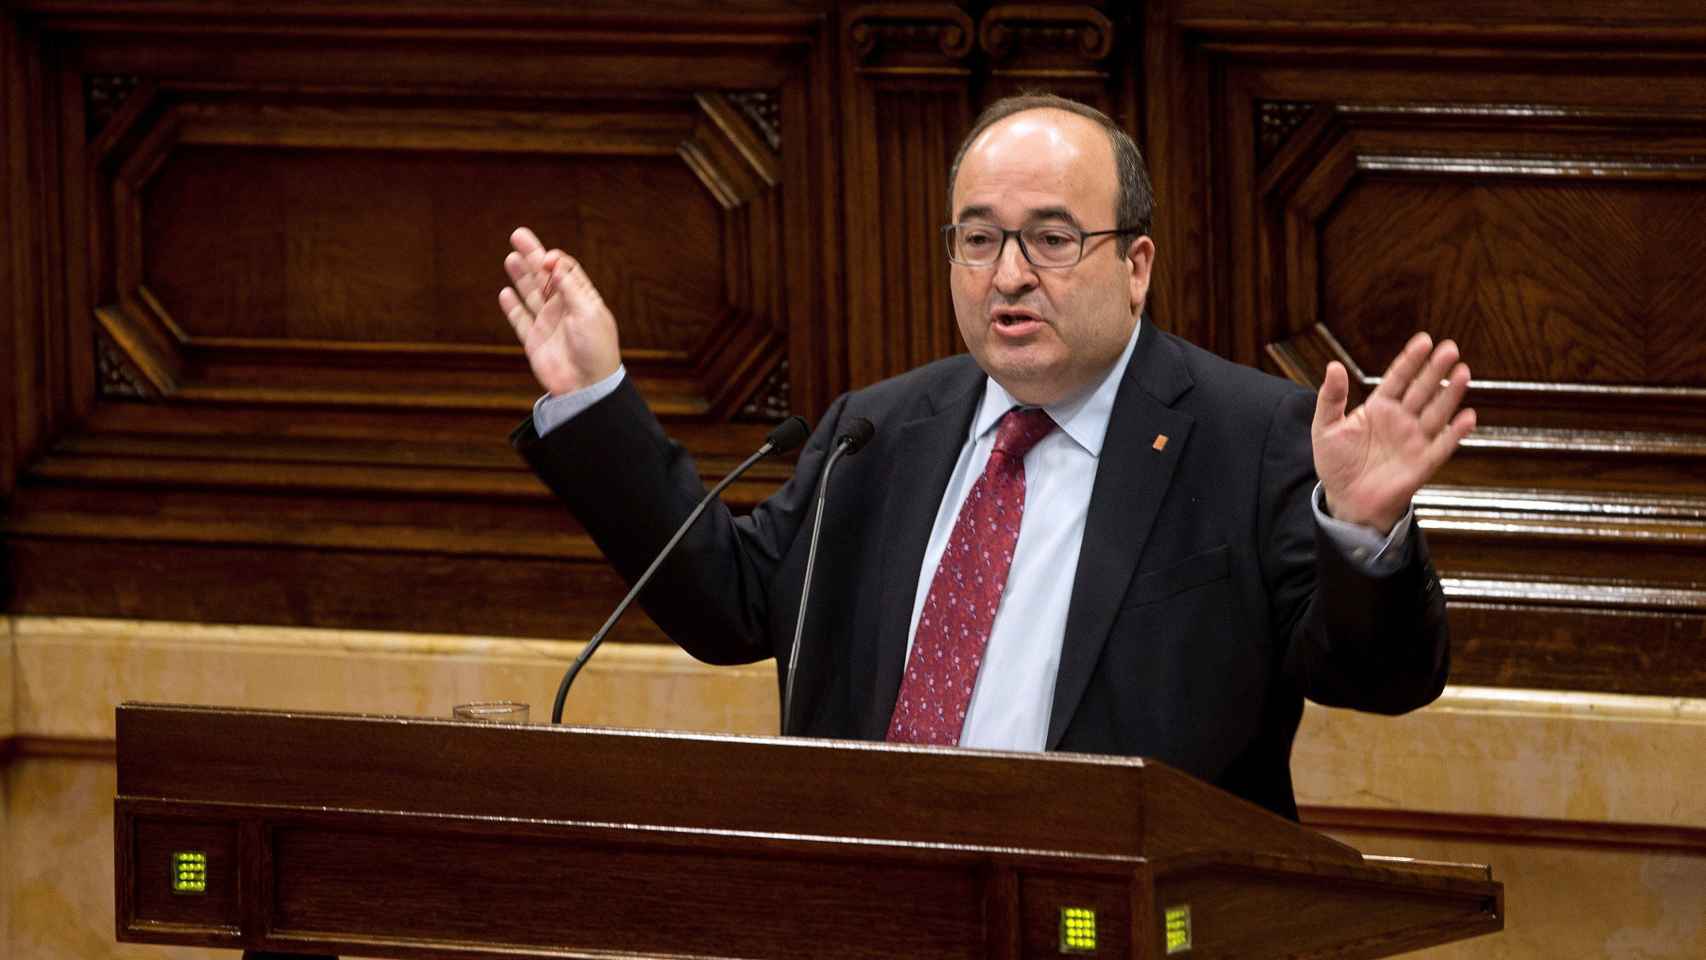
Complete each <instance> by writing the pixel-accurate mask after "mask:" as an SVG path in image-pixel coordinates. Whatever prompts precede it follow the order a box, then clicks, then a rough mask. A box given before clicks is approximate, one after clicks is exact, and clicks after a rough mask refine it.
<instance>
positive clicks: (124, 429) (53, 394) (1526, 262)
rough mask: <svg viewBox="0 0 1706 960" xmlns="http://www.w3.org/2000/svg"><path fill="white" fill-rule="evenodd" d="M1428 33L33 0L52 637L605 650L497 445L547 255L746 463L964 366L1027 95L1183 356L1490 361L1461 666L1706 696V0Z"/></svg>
mask: <svg viewBox="0 0 1706 960" xmlns="http://www.w3.org/2000/svg"><path fill="white" fill-rule="evenodd" d="M1393 9H1394V8H1392V6H1391V5H1390V4H1385V3H1376V2H1374V0H1305V2H1294V3H1288V4H1278V5H1276V4H1271V3H1266V2H1257V0H1157V2H1153V3H1150V4H1148V5H1147V6H1144V5H1128V4H1115V3H1106V4H1045V3H1024V4H1004V3H983V2H978V3H958V4H954V3H914V2H890V3H872V4H859V3H853V2H834V0H818V2H811V0H796V2H787V0H771V2H759V0H743V2H737V3H728V4H719V5H716V7H715V8H714V10H712V8H710V7H708V6H706V5H700V4H696V3H688V2H684V0H676V2H662V0H652V2H649V3H647V4H645V5H642V7H641V8H640V9H636V8H635V5H633V4H628V3H615V2H594V3H581V4H574V5H563V4H547V3H542V2H524V0H509V2H502V3H466V2H463V3H458V2H450V0H431V2H428V0H416V2H395V3H385V2H377V0H370V2H341V0H323V2H310V0H283V2H279V3H274V4H267V5H262V6H241V5H239V6H233V5H231V4H228V3H223V2H217V0H170V2H167V0H127V2H123V3H120V2H116V0H18V2H15V3H12V4H11V5H9V6H8V7H7V9H6V10H5V11H4V13H3V14H0V82H3V83H4V96H3V98H0V134H3V135H4V144H5V145H4V149H3V151H0V156H3V157H4V163H5V181H4V196H5V206H4V209H3V210H0V238H3V240H0V242H3V243H4V244H6V248H5V250H4V255H3V256H0V342H4V343H5V344H6V349H7V358H6V361H5V364H4V366H5V372H6V377H5V383H4V384H3V385H0V498H4V502H5V513H4V518H3V523H4V538H5V539H4V548H5V554H6V563H7V568H6V569H7V577H6V580H5V583H6V584H7V585H8V587H9V599H8V601H7V608H8V609H10V610H11V611H14V612H18V613H27V614H71V615H80V616H120V617H137V618H148V619H173V620H191V621H210V622H240V623H268V624H295V625H309V626H332V627H374V628H385V629H402V630H419V631H429V632H440V631H448V632H467V633H494V634H511V635H524V636H553V637H574V636H580V635H585V634H587V633H589V632H590V631H591V630H592V629H593V628H594V627H595V626H596V624H597V622H598V621H599V620H601V619H602V617H603V615H604V613H605V612H606V611H607V610H608V609H609V607H610V606H611V605H612V604H613V603H614V602H615V600H616V598H617V597H618V596H619V595H620V592H621V585H620V583H619V582H618V581H617V579H616V578H615V577H614V576H613V574H611V573H610V572H609V570H608V569H607V568H606V567H605V566H604V564H603V563H602V561H601V560H600V558H599V556H598V554H597V552H596V550H595V549H594V548H593V547H592V546H591V544H590V542H589V541H588V540H587V539H586V537H585V536H584V535H583V534H582V532H581V531H580V529H579V528H578V526H576V525H575V523H574V522H573V521H572V520H571V519H569V518H568V517H566V516H564V515H563V513H562V512H561V511H560V510H559V509H557V507H556V506H555V505H554V504H553V503H552V501H551V500H550V498H549V497H548V495H547V494H546V493H545V491H544V490H543V489H542V488H541V487H540V486H539V485H538V484H537V483H536V482H535V481H533V480H532V478H531V477H530V476H529V475H528V474H527V473H526V472H525V470H524V469H523V468H522V467H521V465H520V463H519V461H518V460H517V459H516V458H515V457H514V455H513V453H512V452H511V451H510V450H509V449H508V447H507V445H506V443H505V435H506V434H507V432H508V430H509V428H510V427H511V426H512V425H513V424H514V423H515V422H516V421H517V420H519V419H520V418H521V417H522V416H524V415H525V414H526V412H527V409H528V406H529V404H530V403H531V401H532V399H533V397H534V394H535V388H534V386H533V384H532V382H531V378H530V376H529V374H528V372H527V368H526V365H525V362H524V361H523V360H522V358H521V356H520V352H519V350H518V349H517V348H516V347H515V346H513V344H512V343H511V342H510V341H511V338H510V334H509V332H508V329H507V327H506V325H505V324H504V323H503V321H502V320H501V318H500V317H499V316H498V313H497V311H496V308H495V293H496V291H497V289H498V288H499V286H501V285H502V283H503V282H504V280H503V276H502V272H501V269H500V266H499V263H500V261H501V258H502V255H503V253H504V251H505V249H506V246H507V244H506V238H507V235H508V233H509V230H510V229H511V228H512V227H513V226H514V225H516V224H520V223H526V224H529V225H531V226H533V227H535V228H536V229H537V230H538V231H539V232H540V234H541V235H542V236H544V237H545V238H546V239H547V241H548V242H550V243H553V244H557V245H561V246H563V247H565V248H567V249H570V250H572V251H573V252H575V253H576V254H577V255H579V256H581V257H582V259H584V260H585V262H586V263H587V266H588V269H589V271H590V272H591V274H592V275H593V276H594V277H595V278H596V279H597V280H598V282H599V284H600V287H601V289H602V290H603V291H604V293H605V295H606V297H607V299H608V300H609V301H610V302H611V304H612V306H613V307H614V309H615V310H616V313H617V315H618V317H619V319H620V321H621V323H622V331H623V337H624V347H625V358H626V360H627V362H628V364H629V369H630V372H631V373H632V375H634V376H635V377H636V378H637V380H638V381H639V382H640V383H641V385H642V387H643V389H644V390H645V391H646V393H647V395H648V396H649V397H650V398H651V400H652V401H653V404H654V406H656V407H657V408H658V410H659V411H660V413H662V414H663V415H664V416H665V418H666V420H668V421H669V423H670V425H671V428H672V430H673V431H674V432H675V433H676V434H677V436H679V437H680V438H681V439H682V440H683V441H684V442H685V443H687V444H688V445H689V447H690V448H691V449H692V450H693V451H694V452H695V453H696V454H697V455H698V457H699V459H700V462H701V465H702V467H703V469H704V470H705V471H706V472H707V473H720V472H721V471H722V470H724V469H726V468H727V467H728V466H731V465H732V463H733V461H734V460H736V459H737V458H739V457H740V456H742V455H743V454H744V453H745V452H746V451H747V450H749V449H750V448H751V447H753V446H756V444H757V441H758V438H759V437H760V436H762V434H763V432H764V431H765V430H766V429H767V424H769V423H771V422H774V421H775V420H776V419H778V418H779V417H781V416H783V415H785V414H786V413H788V412H798V413H801V414H804V415H806V416H807V417H813V416H815V415H817V414H818V413H820V412H821V411H822V410H823V409H824V408H825V406H827V404H828V403H829V402H830V400H831V399H832V398H833V397H834V396H835V395H836V394H837V393H838V392H840V391H842V390H845V389H848V388H850V387H854V386H858V385H861V384H865V383H869V382H872V381H874V380H877V379H880V378H882V377H884V376H888V375H891V374H894V373H897V372H899V371H902V370H905V369H907V368H910V367H912V366H914V365H916V364H918V363H920V362H923V361H925V360H929V359H932V358H934V357H938V356H942V355H945V354H948V353H952V352H954V351H955V350H957V349H959V341H958V336H957V334H956V332H955V330H954V325H953V318H952V314H951V310H950V306H949V301H948V297H947V294H946V263H945V261H944V258H943V257H942V256H941V255H940V252H939V250H938V249H937V247H938V240H937V233H936V227H937V225H938V224H939V223H940V222H941V218H942V211H943V209H944V207H945V205H946V204H945V184H944V175H945V171H946V166H947V162H948V160H949V159H950V155H951V153H952V151H953V149H954V147H955V146H956V145H957V143H958V140H959V138H960V136H961V134H962V133H963V131H964V128H965V126H966V125H967V123H968V122H969V120H970V118H971V117H972V116H973V115H975V113H976V111H977V109H978V108H979V107H980V106H981V105H982V104H984V103H986V102H987V101H989V100H991V99H993V98H995V97H997V96H1000V95H1002V94H1005V93H1008V92H1012V91H1014V90H1017V89H1021V88H1027V87H1032V88H1046V89H1051V90H1054V91H1057V92H1060V93H1064V94H1068V95H1071V96H1075V97H1079V98H1081V99H1084V100H1087V101H1089V102H1091V103H1094V104H1097V105H1098V106H1101V107H1102V108H1104V109H1105V110H1107V111H1108V112H1109V113H1110V114H1111V115H1113V116H1114V117H1115V118H1116V119H1118V120H1119V122H1121V123H1122V124H1124V125H1125V126H1127V127H1128V128H1129V129H1130V130H1131V131H1132V132H1133V133H1134V134H1135V135H1136V136H1137V138H1138V140H1139V143H1140V144H1142V145H1143V147H1144V149H1145V151H1146V153H1147V155H1148V157H1149V159H1150V163H1151V167H1152V171H1153V174H1154V179H1155V181H1156V186H1157V193H1158V198H1159V204H1158V211H1157V218H1156V219H1157V226H1156V239H1157V243H1158V247H1159V261H1158V268H1157V281H1156V290H1155V294H1154V300H1153V312H1154V319H1155V321H1156V322H1157V323H1159V324H1161V325H1162V326H1165V327H1167V328H1169V329H1171V330H1173V331H1175V332H1178V333H1180V334H1182V335H1185V336H1187V337H1190V338H1191V339H1193V340H1195V341H1197V342H1199V343H1202V344H1204V345H1205V346H1208V347H1210V348H1211V349H1214V350H1217V351H1219V352H1221V353H1223V354H1226V355H1227V356H1230V357H1233V358H1234V359H1237V360H1240V361H1243V362H1246V363H1251V364H1256V365H1262V366H1265V367H1267V368H1268V369H1270V370H1273V371H1275V372H1279V373H1282V374H1284V375H1287V376H1291V377H1293V378H1295V379H1297V380H1299V381H1302V382H1306V383H1309V382H1314V381H1315V379H1316V378H1318V377H1319V375H1320V371H1321V370H1322V369H1323V368H1324V366H1325V364H1326V362H1327V361H1328V360H1329V359H1332V358H1338V359H1341V360H1343V361H1345V362H1346V363H1347V364H1348V365H1349V366H1350V367H1351V368H1352V370H1353V375H1354V376H1356V377H1357V378H1358V379H1359V381H1360V386H1361V387H1362V388H1363V389H1366V388H1367V387H1369V386H1371V385H1372V383H1373V382H1374V381H1373V380H1372V378H1374V377H1378V375H1379V371H1380V370H1381V369H1382V368H1383V367H1384V366H1385V364H1386V362H1387V361H1388V360H1389V359H1390V357H1391V356H1392V355H1393V353H1394V352H1395V350H1396V349H1397V346H1398V345H1399V344H1400V343H1401V342H1402V341H1403V339H1404V338H1405V337H1406V336H1407V335H1408V333H1409V332H1410V331H1412V330H1414V329H1418V328H1426V329H1429V330H1431V331H1432V332H1434V333H1435V334H1437V335H1449V336H1453V337H1456V338H1458V339H1459V340H1460V341H1461V342H1462V343H1463V345H1464V351H1465V354H1466V356H1467V357H1468V359H1469V360H1470V361H1471V363H1472V365H1473V366H1474V367H1475V370H1476V373H1477V376H1478V381H1477V384H1476V386H1475V387H1474V389H1473V392H1472V402H1473V403H1474V405H1475V406H1476V407H1477V409H1478V410H1479V411H1480V413H1481V418H1482V423H1483V428H1482V429H1481V431H1480V432H1479V433H1478V434H1477V435H1476V436H1475V437H1474V438H1472V440H1471V442H1470V445H1469V446H1468V448H1467V449H1466V450H1465V451H1464V452H1463V453H1462V454H1461V455H1460V456H1459V457H1458V458H1457V459H1456V460H1455V461H1454V462H1453V463H1452V464H1451V465H1450V467H1449V468H1448V469H1447V470H1446V471H1445V473H1444V474H1443V475H1442V476H1441V477H1440V478H1439V481H1440V482H1439V483H1437V484H1436V485H1434V486H1432V487H1430V488H1429V489H1428V490H1426V491H1424V493H1423V495H1422V497H1421V499H1420V502H1419V508H1420V511H1421V515H1422V517H1423V521H1424V523H1425V525H1426V526H1427V528H1428V530H1429V535H1430V538H1431V539H1432V541H1433V542H1434V544H1435V545H1436V552H1437V554H1438V560H1439V564H1440V567H1441V571H1442V573H1443V575H1444V576H1445V577H1446V578H1447V590H1448V594H1449V595H1450V596H1451V597H1452V598H1453V601H1454V607H1453V623H1454V628H1455V630H1456V634H1455V636H1456V644H1457V650H1456V672H1455V675H1454V679H1456V680H1458V681H1460V682H1466V683H1477V684H1490V685H1507V686H1537V687H1551V688H1562V689H1588V690H1604V691H1615V692H1630V693H1658V694H1672V695H1688V696H1706V666H1702V664H1706V658H1703V657H1702V653H1706V308H1703V306H1702V303H1703V301H1706V279H1703V277H1706V273H1703V272H1702V271H1701V270H1700V269H1699V268H1698V266H1697V265H1698V263H1699V261H1700V259H1701V255H1702V253H1703V252H1706V219H1703V218H1702V216H1701V214H1702V213H1703V212H1706V84H1702V83H1701V82H1700V80H1699V78H1700V77H1701V76H1706V15H1701V14H1699V13H1698V12H1696V11H1692V10H1690V9H1689V5H1686V4H1680V3H1658V2H1654V0H1638V2H1611V0H1599V2H1588V0H1568V2H1563V3H1539V2H1534V0H1498V2H1483V3H1478V4H1462V3H1450V4H1448V3H1445V2H1442V0H1415V2H1411V3H1408V4H1405V5H1403V6H1402V8H1401V9H1400V10H1399V12H1397V13H1394V12H1393ZM765 471H766V472H760V473H759V474H758V475H757V476H756V477H755V478H754V479H752V480H751V481H749V482H746V483H743V484H740V485H737V487H736V488H735V489H734V491H733V497H734V500H735V501H736V502H744V503H751V502H753V501H755V500H756V499H757V498H759V497H761V496H763V495H764V493H766V492H767V491H768V490H769V489H771V488H773V487H774V485H775V484H776V483H777V482H778V481H779V480H780V479H781V477H782V476H784V475H785V473H786V466H785V465H782V466H773V467H768V468H765ZM620 632H621V633H622V634H623V636H624V638H626V639H629V640H647V639H661V638H660V637H659V636H658V634H657V631H656V629H655V627H653V626H651V625H650V624H649V622H647V621H646V620H645V619H644V618H643V617H634V618H633V619H631V620H630V621H628V622H627V624H626V625H625V626H624V627H623V628H622V630H621V631H620Z"/></svg>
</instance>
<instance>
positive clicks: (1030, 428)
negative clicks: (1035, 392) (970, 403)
mask: <svg viewBox="0 0 1706 960" xmlns="http://www.w3.org/2000/svg"><path fill="white" fill-rule="evenodd" d="M1053 431H1054V421H1053V420H1052V419H1050V418H1049V415H1048V413H1047V412H1046V411H1044V410H1043V409H1042V408H1041V407H1032V408H1030V409H1028V410H1018V409H1015V410H1009V411H1007V412H1006V413H1004V414H1002V415H1001V422H1000V423H998V424H996V426H995V449H996V451H997V452H999V453H1004V454H1006V455H1007V456H1009V457H1011V458H1013V459H1014V460H1023V459H1025V454H1027V453H1030V452H1031V448H1032V447H1034V446H1036V445H1037V441H1039V440H1041V439H1042V438H1044V437H1046V436H1048V435H1049V434H1050V433H1052V432H1053Z"/></svg>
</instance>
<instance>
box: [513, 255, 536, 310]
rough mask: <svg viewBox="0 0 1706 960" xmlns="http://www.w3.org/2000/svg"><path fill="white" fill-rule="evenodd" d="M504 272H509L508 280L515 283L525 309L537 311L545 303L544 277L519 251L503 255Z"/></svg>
mask: <svg viewBox="0 0 1706 960" xmlns="http://www.w3.org/2000/svg"><path fill="white" fill-rule="evenodd" d="M504 272H505V273H507V274H509V279H510V282H511V283H513V284H515V291H516V293H518V294H520V295H521V299H522V302H524V303H526V304H527V309H528V310H531V311H532V312H534V313H538V312H539V309H540V308H541V307H543V306H544V305H545V292H544V278H543V277H542V276H541V275H540V273H539V272H538V271H537V270H535V269H533V267H532V266H531V265H529V264H528V262H527V261H526V260H525V259H523V258H522V256H521V254H519V253H512V254H510V255H509V256H507V257H504Z"/></svg>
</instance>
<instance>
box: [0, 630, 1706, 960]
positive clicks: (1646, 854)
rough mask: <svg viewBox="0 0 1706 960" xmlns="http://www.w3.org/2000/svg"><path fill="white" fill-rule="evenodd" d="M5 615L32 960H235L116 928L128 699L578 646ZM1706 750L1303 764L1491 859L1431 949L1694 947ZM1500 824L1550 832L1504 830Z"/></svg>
mask: <svg viewBox="0 0 1706 960" xmlns="http://www.w3.org/2000/svg"><path fill="white" fill-rule="evenodd" d="M0 627H3V629H0V730H3V731H7V733H6V735H4V736H0V743H9V744H10V747H11V749H10V750H9V751H8V752H7V753H6V754H5V755H4V756H5V760H4V761H0V784H3V789H0V957H18V958H31V960H36V958H53V960H61V958H63V960H96V958H126V960H128V958H138V960H140V958H151V960H177V958H188V957H196V958H200V957H210V958H211V957H213V956H216V955H217V956H228V955H229V954H220V953H218V952H217V951H197V950H172V949H162V948H158V947H144V946H135V945H120V944H116V943H114V941H113V913H112V911H113V903H112V898H113V891H112V796H113V793H114V770H113V764H112V760H111V758H110V756H109V755H107V751H110V746H111V738H112V736H113V708H114V706H115V705H116V704H117V703H119V702H120V701H121V700H127V699H128V700H147V701H160V702H182V703H206V704H220V705H229V706H251V707H268V708H280V709H295V710H331V711H358V712H371V713H393V714H410V715H432V716H442V715H446V714H448V712H449V710H450V707H451V706H452V705H453V704H455V703H458V702H462V701H466V700H472V699H489V698H509V699H520V700H525V701H528V702H529V703H531V704H532V707H533V718H534V720H536V721H542V720H544V719H546V717H547V715H548V713H549V710H550V699H551V697H552V695H553V694H554V692H555V690H556V686H557V681H558V679H559V678H560V676H561V672H562V669H563V667H564V666H565V665H566V664H567V662H568V661H569V660H570V659H571V658H572V657H573V656H574V654H575V653H576V652H577V651H578V649H579V645H578V644H571V643H555V642H549V641H532V640H516V639H509V638H502V637H485V638H481V637H452V636H421V635H403V634H381V633H363V632H345V631H327V630H281V629H274V628H262V627H240V626H239V627H233V626H212V625H195V624H167V623H136V622H120V621H110V620H80V619H61V618H36V617H17V618H11V619H3V618H0ZM569 707H570V709H569V711H568V713H569V718H570V719H571V720H573V721H575V722H581V723H591V724H606V725H613V726H633V727H649V728H659V729H677V730H695V731H704V732H722V733H754V734H765V733H773V732H774V731H775V726H776V719H775V718H776V683H775V673H774V670H773V668H772V667H771V665H769V664H756V665H753V666H749V667H736V668H725V667H708V666H704V665H701V664H698V663H696V662H694V661H693V660H691V659H690V658H689V657H687V656H686V655H685V654H683V653H681V652H680V651H678V650H675V649H673V648H666V647H657V646H648V645H624V644H610V645H608V646H607V647H606V648H605V649H604V650H602V651H601V652H600V654H599V657H598V658H596V659H595V660H594V661H593V662H592V663H591V664H590V665H589V666H588V668H587V669H586V671H584V673H583V676H582V679H581V680H579V681H578V682H577V684H576V687H575V692H574V695H573V697H571V699H570V704H569ZM1702 758H1706V701H1689V700H1667V699H1661V698H1651V697H1613V696H1600V695H1589V694H1559V693H1549V692H1548V693H1542V692H1534V691H1521V690H1502V689H1487V688H1467V687H1452V688H1448V689H1447V691H1446V693H1445V695H1444V696H1443V697H1442V698H1441V699H1440V701H1439V702H1438V703H1436V704H1434V705H1433V706H1431V707H1429V708H1427V709H1425V710H1422V711H1419V712H1417V713H1414V714H1411V715H1408V716H1405V717H1399V718H1387V717H1375V716H1368V715H1363V714H1356V713H1351V712H1346V711H1339V710H1329V709H1324V708H1317V707H1313V706H1311V707H1310V708H1309V709H1308V710H1307V711H1306V713H1305V717H1304V723H1303V727H1302V729H1301V730H1300V732H1299V736H1298V741H1297V749H1296V752H1295V755H1294V759H1293V769H1294V771H1295V774H1296V778H1297V789H1298V796H1299V800H1300V802H1302V803H1303V804H1304V805H1305V809H1306V816H1313V817H1316V818H1317V819H1318V822H1322V823H1326V824H1337V827H1336V829H1335V830H1334V832H1335V834H1336V835H1338V836H1340V837H1341V838H1342V839H1344V840H1346V841H1347V842H1349V843H1351V844H1352V845H1353V846H1355V847H1357V848H1358V849H1361V850H1363V851H1365V852H1368V853H1380V854H1391V855H1402V856H1413V857H1420V858H1425V859H1442V860H1454V861H1463V862H1478V863H1487V864H1490V865H1491V866H1492V867H1493V870H1494V875H1495V876H1496V877H1497V878H1499V879H1500V880H1502V881H1503V882H1504V883H1505V884H1506V899H1507V908H1508V912H1509V916H1508V918H1507V929H1506V931H1505V932H1504V933H1502V934H1498V935H1495V936H1492V937H1485V938H1481V939H1478V940H1475V941H1471V942H1468V943H1464V944H1458V945H1452V946H1448V947H1442V948H1438V949H1436V950H1433V951H1427V952H1424V953H1421V954H1416V956H1420V957H1425V958H1428V960H1468V958H1485V960H1541V958H1545V960H1552V958H1555V957H1601V956H1603V957H1618V958H1633V960H1659V958H1672V957H1674V958H1679V960H1680V958H1691V960H1698V958H1699V957H1702V956H1706V760H1703V759H1702ZM1358 817H1362V819H1361V820H1358ZM1476 818H1480V819H1479V820H1477V819H1476ZM1487 818H1493V819H1492V820H1488V819H1487ZM1489 823H1491V824H1493V826H1492V827H1489V826H1488V824H1489ZM1501 823H1511V824H1519V825H1527V824H1540V825H1549V826H1546V829H1542V830H1539V832H1538V834H1536V835H1525V834H1524V833H1523V832H1522V831H1512V832H1510V833H1509V834H1508V835H1507V834H1505V833H1501V832H1500V829H1499V827H1498V825H1499V824H1501ZM1548 831H1549V832H1548ZM1661 835H1662V836H1663V837H1665V838H1668V839H1666V840H1664V842H1655V841H1653V839H1652V838H1653V837H1655V836H1661Z"/></svg>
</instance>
